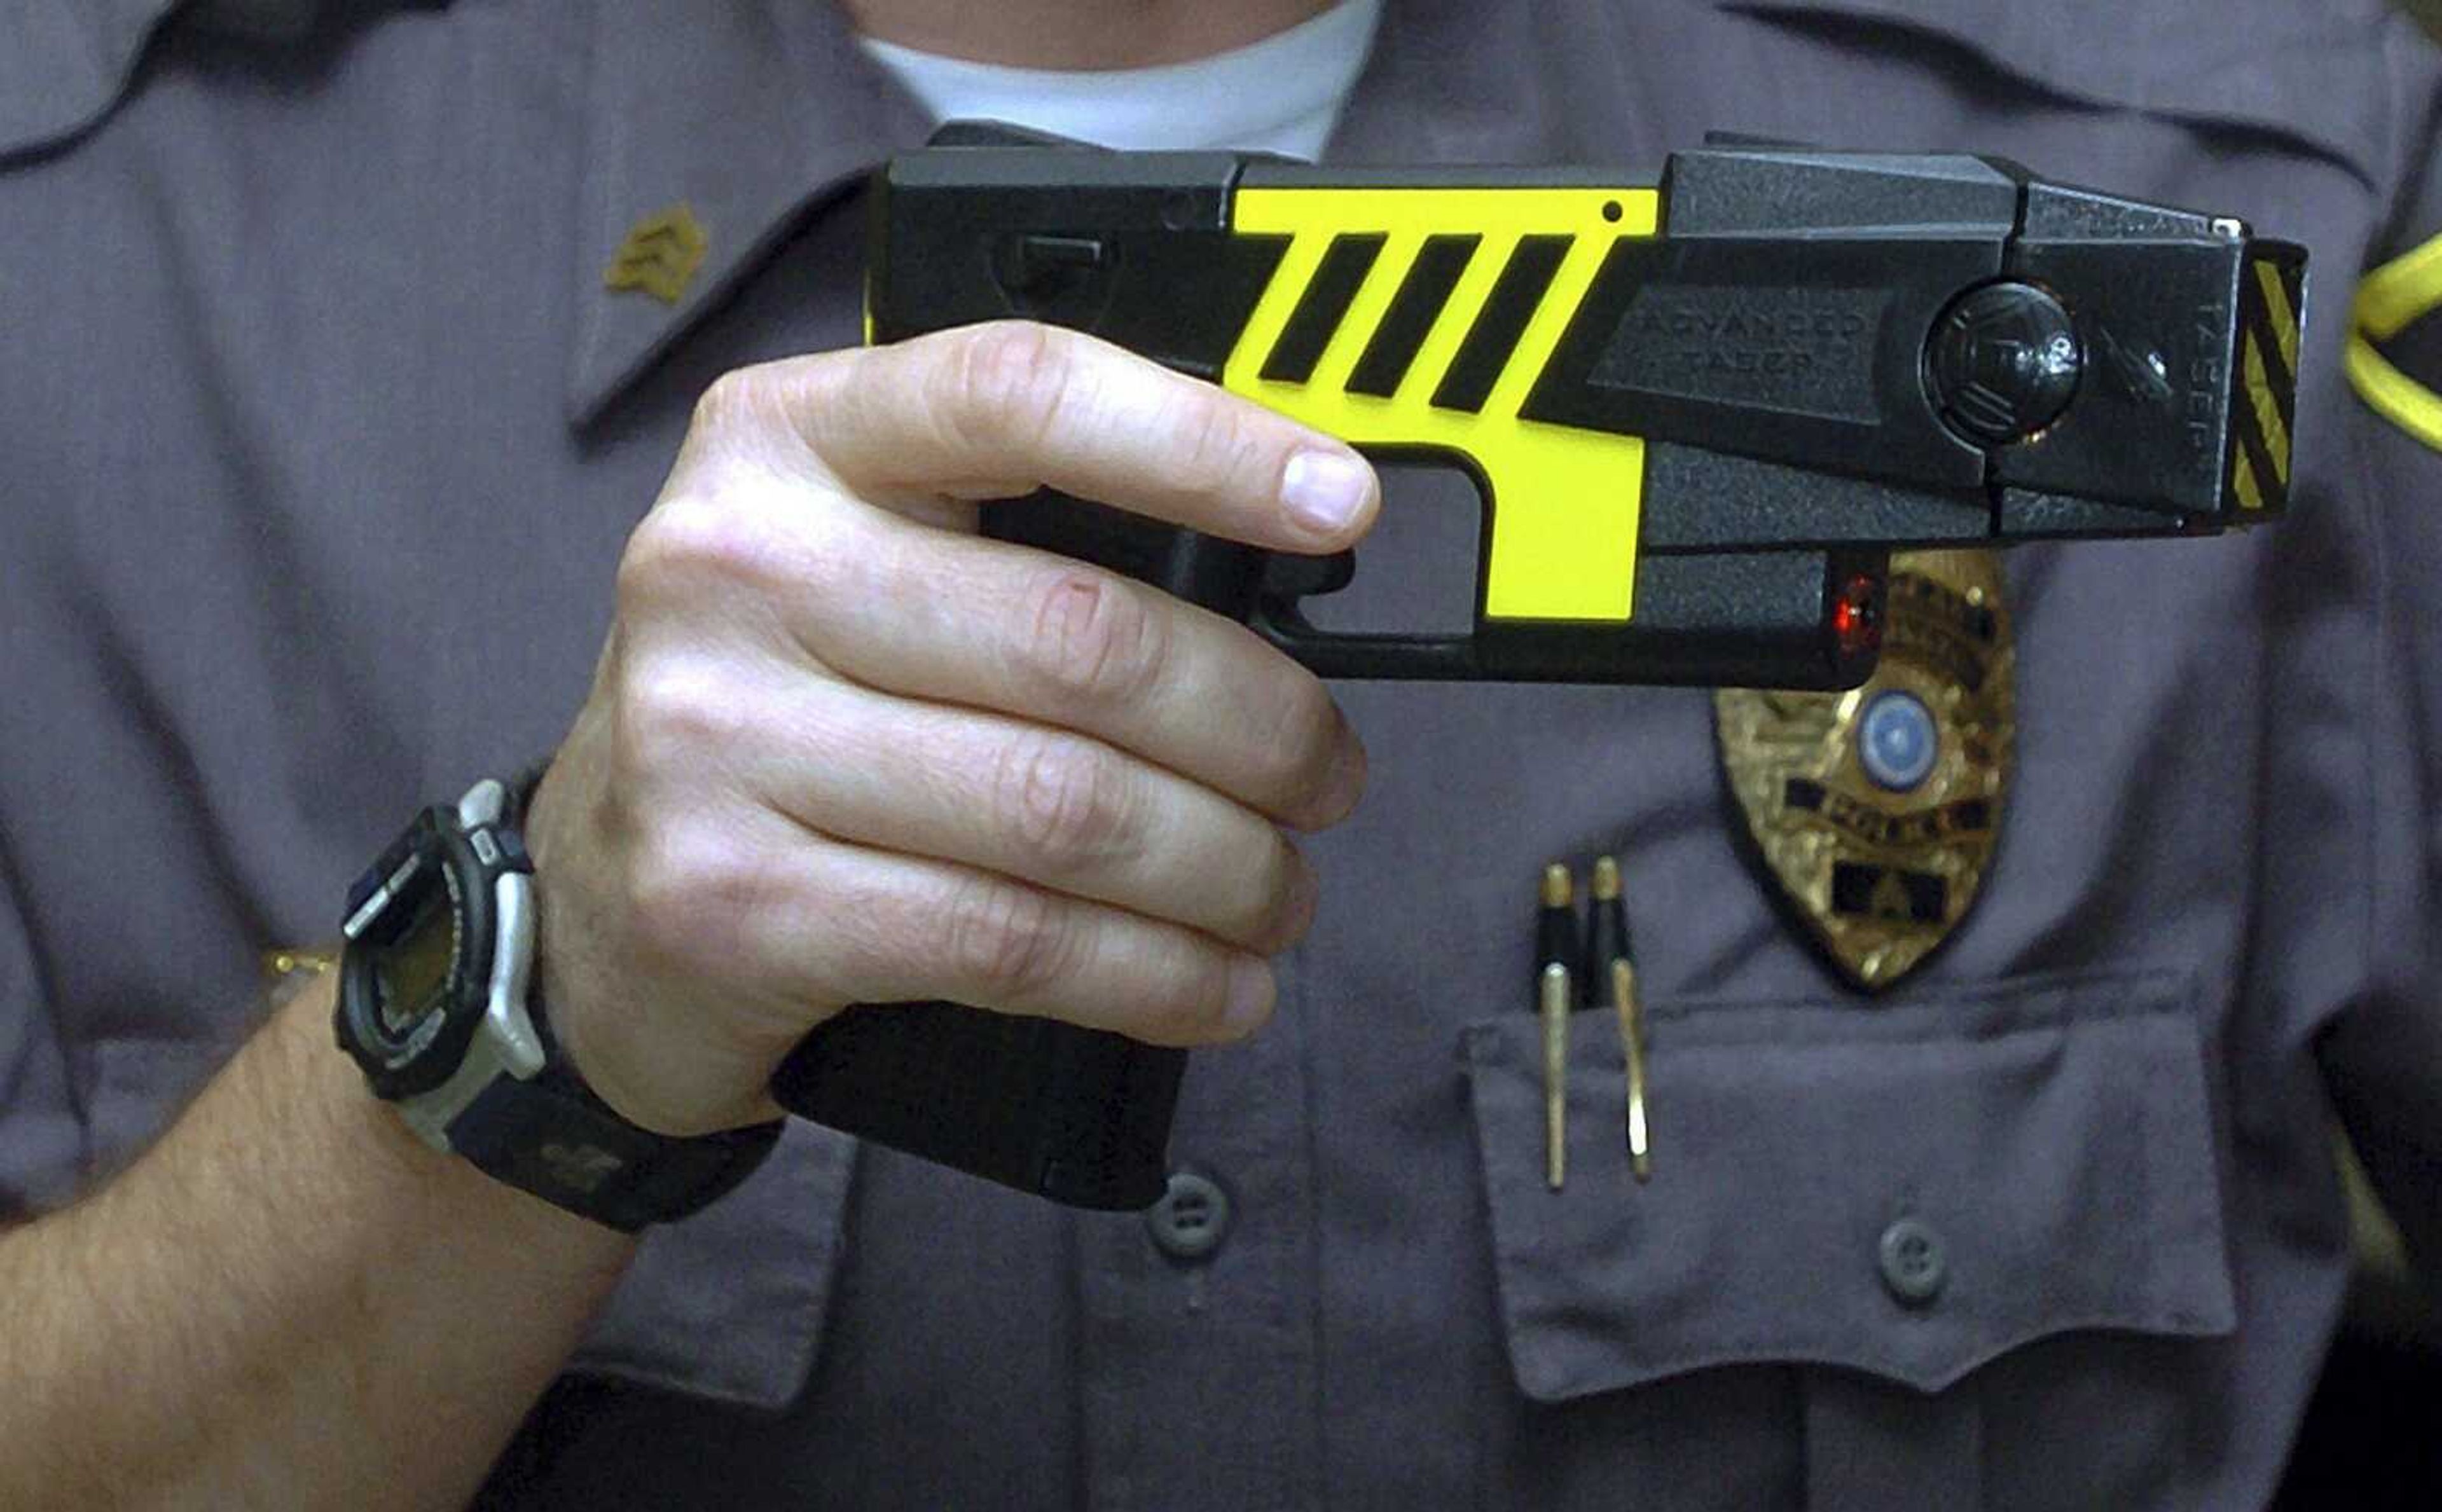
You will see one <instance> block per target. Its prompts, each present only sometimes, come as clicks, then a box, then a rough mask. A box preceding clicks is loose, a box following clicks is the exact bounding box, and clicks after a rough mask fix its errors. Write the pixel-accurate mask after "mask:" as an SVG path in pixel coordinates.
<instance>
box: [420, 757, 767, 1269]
mask: <svg viewBox="0 0 2442 1512" xmlns="http://www.w3.org/2000/svg"><path fill="white" fill-rule="evenodd" d="M548 767H549V762H548V761H542V762H537V763H536V764H535V765H533V766H531V767H529V768H527V769H526V770H525V771H524V772H521V773H519V774H518V775H517V777H516V778H515V779H513V780H512V781H511V782H510V783H509V784H508V785H507V787H508V792H507V793H506V800H507V801H506V805H505V811H504V812H503V814H502V824H503V826H504V828H505V829H506V830H507V831H508V832H509V833H512V834H514V833H517V832H519V830H521V829H523V827H524V823H525V815H526V809H527V806H528V805H529V804H530V803H531V802H532V800H533V798H534V793H535V790H536V789H537V788H538V787H539V786H541V784H542V776H543V773H544V771H545V770H546V769H547V768H548ZM526 1015H527V1017H528V1018H529V1019H530V1020H531V1021H532V1022H533V1025H534V1029H535V1034H536V1037H537V1038H538V1040H539V1041H540V1042H541V1044H542V1050H543V1061H542V1069H541V1070H540V1071H539V1072H538V1073H537V1074H536V1075H535V1077H534V1078H533V1079H532V1080H531V1081H524V1082H520V1081H518V1080H516V1079H515V1078H512V1077H506V1076H503V1077H500V1078H498V1079H496V1080H495V1081H493V1082H492V1084H490V1085H488V1086H486V1087H484V1088H483V1091H481V1092H479V1093H477V1094H476V1096H475V1099H474V1101H473V1102H469V1103H467V1105H466V1107H465V1110H464V1111H462V1112H461V1113H460V1114H459V1115H458V1116H457V1117H456V1118H455V1119H452V1120H450V1122H449V1147H450V1149H451V1150H453V1151H455V1152H456V1153H457V1154H458V1155H460V1156H461V1157H464V1158H465V1159H466V1160H468V1161H470V1162H472V1163H473V1164H474V1165H475V1166H476V1168H477V1169H479V1170H481V1171H483V1172H484V1173H485V1174H486V1175H490V1176H492V1177H493V1178H494V1179H495V1180H499V1181H505V1182H507V1183H508V1184H509V1185H510V1186H513V1187H516V1188H518V1189H519V1190H520V1191H523V1192H530V1193H534V1194H535V1195H536V1196H538V1197H540V1198H542V1199H543V1200H544V1201H546V1202H548V1203H551V1204H552V1205H553V1206H555V1207H560V1208H566V1209H567V1210H569V1211H572V1212H574V1213H577V1214H579V1215H580V1216H583V1217H587V1218H591V1219H592V1220H593V1221H594V1222H596V1223H600V1224H605V1225H608V1226H609V1227H611V1228H613V1229H618V1230H623V1231H626V1232H629V1233H633V1232H634V1231H635V1230H639V1229H641V1228H643V1227H645V1226H646V1225H647V1224H651V1223H666V1222H668V1221H670V1220H671V1219H674V1218H683V1217H685V1216H686V1215H687V1214H689V1213H692V1212H696V1211H701V1210H702V1209H703V1208H706V1207H709V1206H710V1205H711V1204H712V1203H714V1202H716V1201H718V1200H720V1198H721V1197H722V1196H725V1195H726V1194H728V1193H730V1192H731V1191H732V1190H733V1189H735V1188H736V1187H737V1186H738V1183H739V1182H741V1181H744V1180H745V1179H746V1178H747V1177H748V1176H749V1175H753V1174H754V1172H755V1169H756V1167H757V1166H759V1165H761V1164H762V1163H763V1161H764V1159H765V1157H768V1156H770V1155H771V1153H772V1148H773V1146H774V1145H775V1144H777V1143H778V1142H779V1140H780V1131H781V1127H782V1121H781V1120H773V1121H772V1122H770V1123H759V1124H756V1125H754V1126H752V1127H749V1128H743V1129H727V1130H723V1131H721V1132H720V1133H718V1134H707V1135H698V1136H695V1137H692V1138H679V1137H676V1136H671V1135H663V1134H655V1133H654V1132H652V1131H651V1130H650V1129H645V1128H640V1127H638V1126H637V1125H636V1124H634V1123H631V1122H629V1120H627V1119H625V1118H623V1117H622V1116H620V1114H619V1113H618V1112H617V1110H615V1109H613V1108H612V1107H611V1105H610V1104H609V1103H607V1102H603V1101H602V1100H601V1099H600V1098H598V1097H596V1096H594V1094H593V1091H592V1088H591V1087H588V1086H587V1085H586V1084H585V1083H584V1081H583V1080H582V1079H581V1078H580V1077H578V1076H577V1074H576V1072H575V1070H574V1067H572V1066H570V1065H569V1064H568V1057H567V1055H566V1054H565V1053H564V1052H563V1051H562V1050H561V1048H560V1047H559V1042H558V1040H557V1038H556V1036H554V1034H553V1033H552V1029H551V1023H550V1020H549V1018H548V1017H547V1016H546V1015H545V1013H544V1011H543V1004H542V1001H541V994H540V993H528V994H527V998H526Z"/></svg>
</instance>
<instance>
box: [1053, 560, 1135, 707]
mask: <svg viewBox="0 0 2442 1512" xmlns="http://www.w3.org/2000/svg"><path fill="white" fill-rule="evenodd" d="M1023 654H1024V657H1025V661H1026V663H1027V669H1028V672H1029V673H1030V681H1031V682H1032V683H1034V684H1035V685H1036V686H1037V687H1038V688H1039V689H1041V690H1043V691H1046V692H1048V693H1049V694H1050V695H1051V696H1052V697H1053V699H1055V700H1056V701H1058V703H1059V704H1060V705H1061V706H1062V707H1064V708H1074V707H1077V706H1079V705H1084V706H1086V707H1089V708H1108V707H1115V706H1119V705H1123V704H1126V703H1129V702H1133V701H1137V700H1139V699H1141V698H1143V697H1144V696H1146V695H1147V694H1148V693H1150V692H1151V691H1152V689H1153V687H1154V684H1155V683H1157V682H1158V681H1159V680H1160V677H1161V674H1162V668H1163V666H1164V665H1166V663H1167V662H1168V660H1169V655H1170V623H1169V621H1168V620H1167V619H1166V618H1164V617H1163V616H1162V615H1160V614H1158V613H1157V612H1155V611H1154V610H1153V608H1152V606H1151V605H1149V604H1148V603H1147V602H1146V601H1145V599H1144V598H1143V597H1142V596H1141V595H1139V593H1137V592H1134V591H1133V590H1131V589H1129V588H1128V587H1127V586H1126V585H1124V584H1122V583H1120V582H1117V581H1115V580H1113V579H1111V578H1108V577H1105V576H1103V575H1101V574H1095V573H1091V572H1085V571H1082V570H1079V569H1075V568H1064V569H1060V570H1058V571H1056V572H1053V573H1051V574H1048V576H1047V578H1046V580H1045V582H1044V584H1043V586H1042V587H1041V588H1040V589H1038V590H1037V591H1036V593H1035V595H1034V610H1033V613H1032V615H1031V616H1030V620H1029V623H1028V626H1027V634H1026V638H1025V643H1024V653H1023Z"/></svg>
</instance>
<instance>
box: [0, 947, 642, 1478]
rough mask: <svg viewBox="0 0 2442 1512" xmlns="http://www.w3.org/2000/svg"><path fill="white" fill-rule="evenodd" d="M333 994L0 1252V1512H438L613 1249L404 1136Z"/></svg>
mask: <svg viewBox="0 0 2442 1512" xmlns="http://www.w3.org/2000/svg"><path fill="white" fill-rule="evenodd" d="M330 1015H331V1001H330V989H329V979H328V978H325V979H324V980H323V981H322V982H321V983H319V984H317V986H316V988H315V989H314V990H312V991H309V992H307V993H303V994H301V997H300V998H299V999H298V1000H297V1001H295V1002H293V1003H291V1004H289V1005H288V1006H287V1007H286V1008H285V1009H283V1010H282V1011H281V1012H280V1013H279V1014H278V1015H277V1016H276V1017H275V1018H274V1019H273V1020H272V1021H271V1022H270V1023H269V1024H268V1025H266V1026H265V1028H264V1029H263V1031H262V1032H260V1033H259V1034H258V1035H257V1036H256V1037H255V1039H254V1040H253V1041H252V1042H251V1043H250V1044H249V1045H248V1046H247V1047H246V1048H245V1050H243V1051H242V1052H241V1053H240V1054H239V1055H238V1057H237V1058H236V1059H235V1060H234V1061H233V1062H231V1064H230V1065H229V1066H228V1068H227V1069H225V1070H224V1071H223V1072H222V1073H221V1075H220V1076H219V1077H218V1078H217V1079H216V1080H215V1081H214V1082H213V1083H212V1084H211V1085H210V1087H209V1088H208V1089H207V1090H206V1091H205V1093H204V1095H203V1096H202V1097H201V1098H200V1099H198V1100H197V1101H196V1102H195V1103H194V1105H193V1106H192V1107H191V1108H190V1109H188V1111H187V1113H186V1114H185V1116H184V1117H183V1118H181V1119H180V1120H178V1122H177V1124H176V1125H175V1126H174V1127H173V1129H172V1130H171V1132H170V1133H169V1134H168V1135H167V1136H166V1137H165V1138H164V1139H162V1140H161V1142H160V1143H159V1144H158V1145H156V1146H155V1148H154V1149H153V1150H152V1151H150V1152H149V1153H148V1154H147V1155H146V1156H145V1157H143V1158H142V1159H140V1160H138V1161H137V1163H136V1164H135V1165H134V1166H133V1167H131V1168H130V1169H129V1170H127V1171H126V1172H125V1173H124V1174H122V1175H119V1176H118V1178H117V1179H116V1180H114V1181H113V1182H111V1183H110V1184H109V1185H108V1186H106V1187H105V1188H104V1189H102V1190H101V1191H100V1192H99V1193H96V1194H94V1195H93V1196H92V1197H90V1198H88V1199H87V1200H85V1201H84V1202H82V1203H81V1204H79V1205H78V1206H76V1207H73V1208H71V1209H68V1210H67V1211H63V1212H60V1213H57V1214H55V1215H53V1216H51V1217H48V1218H46V1219H44V1220H42V1221H40V1222H37V1223H34V1224H32V1225H30V1226H27V1227H26V1228H23V1229H20V1230H15V1231H13V1232H9V1233H7V1234H5V1235H0V1317H5V1319H6V1325H5V1327H0V1505H5V1506H9V1507H23V1508H41V1507H90V1506H104V1505H107V1506H114V1507H117V1506H198V1507H202V1506H210V1507H214V1508H225V1507H253V1506H264V1507H269V1506H278V1507H283V1508H284V1507H300V1508H304V1507H320V1506H333V1507H339V1506H344V1507H349V1508H360V1507H361V1508H379V1507H455V1506H459V1505H462V1504H463V1503H465V1500H466V1499H467V1497H468V1496H469V1495H471V1494H472V1491H473V1489H474V1487H475V1485H477V1483H478V1482H479V1481H480V1479H481V1478H482V1476H483V1471H484V1469H485V1467H486V1466H488V1465H489V1464H490V1463H491V1460H492V1459H493V1457H494V1456H495V1455H496V1454H497V1453H498V1452H499V1450H500V1448H501V1445H502V1444H504V1443H505V1442H506V1441H507V1439H508V1436H509V1434H510V1433H511V1432H512V1431H513V1430H514V1429H515V1428H516V1426H517V1423H518V1420H519V1416H520V1414H521V1413H522V1412H524V1410H525V1408H526V1406H527V1405H528V1404H529V1403H530V1402H531V1401H532V1400H533V1399H534V1397H535V1396H536V1395H537V1394H538V1393H539V1392H540V1391H541V1389H542V1387H543V1386H544V1384H545V1383H547V1382H548V1381H549V1380H550V1378H551V1377H552V1375H553V1374H554V1373H555V1372H556V1370H557V1368H558V1366H559V1364H560V1362H561V1360H562V1359H563V1358H564V1357H566V1355H567V1354H568V1352H569V1351H570V1350H571V1349H572V1348H574V1345H575V1343H576V1340H577V1339H578V1337H579V1336H580V1334H581V1333H582V1331H583V1328H584V1326H585V1323H586V1321H587V1320H588V1319H589V1318H590V1317H591V1316H592V1312H593V1311H594V1309H595V1308H596V1307H598V1306H599V1305H600V1303H601V1302H602V1300H603V1299H604V1297H605V1296H606V1295H607V1294H608V1293H609V1291H610V1288H611V1285H612V1284H613V1283H614V1282H615V1281H616V1280H617V1278H618V1275H619V1273H620V1271H621V1270H622V1269H623V1268H624V1266H625V1265H626V1263H627V1260H628V1257H629V1254H630V1253H631V1252H632V1248H633V1247H632V1244H631V1242H630V1241H629V1240H627V1239H625V1238H624V1237H622V1236H621V1235H619V1234H616V1233H614V1232H612V1231H611V1230H606V1229H602V1228H599V1227H597V1226H595V1225H593V1224H591V1223H589V1222H587V1221H585V1220H583V1219H580V1218H576V1217H574V1216H572V1215H570V1214H567V1213H564V1212H561V1211H558V1210H556V1209H554V1208H551V1207H548V1206H547V1205H545V1204H543V1203H541V1202H540V1201H538V1200H537V1199H535V1198H533V1197H530V1196H527V1195H526V1194H524V1193H519V1192H517V1191H514V1190H512V1189H510V1188H508V1187H505V1186H502V1185H500V1184H499V1183H496V1182H494V1181H492V1180H491V1179H490V1178H489V1177H487V1176H484V1175H482V1174H481V1173H479V1172H477V1171H476V1170H474V1169H473V1168H472V1167H471V1166H467V1165H465V1163H464V1162H463V1161H459V1160H456V1159H454V1158H451V1157H445V1156H441V1155H438V1154H436V1153H434V1152H432V1151H430V1150H428V1149H427V1148H426V1147H424V1146H423V1145H421V1144H419V1143H417V1142H416V1140H415V1139H414V1137H413V1136H412V1135H411V1134H410V1133H409V1132H408V1131H407V1129H406V1128H405V1126H404V1125H403V1124H402V1123H400V1122H399V1120H397V1118H396V1116H395V1115H394V1114H392V1111H391V1110H390V1109H388V1108H386V1107H384V1106H382V1105H381V1104H379V1103H378V1102H374V1099H373V1098H372V1097H371V1095H370V1094H369V1093H368V1092H367V1091H366V1089H365V1087H364V1084H363V1079H362V1077H361V1076H360V1075H359V1073H358V1072H357V1070H356V1068H355V1066H353V1065H351V1064H350V1063H349V1061H348V1060H347V1058H346V1057H345V1056H344V1055H342V1054H340V1053H339V1051H338V1050H337V1048H336V1047H334V1046H333V1044H332V1039H331V1030H330V1021H331V1020H330Z"/></svg>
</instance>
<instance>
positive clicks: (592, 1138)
mask: <svg viewBox="0 0 2442 1512" xmlns="http://www.w3.org/2000/svg"><path fill="white" fill-rule="evenodd" d="M527 1011H528V1013H529V1014H530V1015H531V1016H532V1017H533V1019H534V1024H535V1029H536V1031H537V1032H538V1034H540V1035H541V1037H542V1041H543V1068H542V1070H541V1072H540V1073H539V1074H538V1075H537V1076H536V1077H535V1078H534V1080H532V1081H530V1082H519V1081H517V1080H515V1079H513V1078H510V1077H501V1078H500V1079H498V1080H496V1081H494V1082H493V1083H492V1084H491V1085H489V1086H487V1087H485V1088H484V1089H483V1091H482V1092H480V1093H478V1094H477V1095H476V1097H475V1100H474V1101H473V1102H470V1103H468V1104H467V1105H466V1109H465V1112H463V1113H461V1114H459V1115H458V1117H457V1118H456V1119H454V1120H450V1124H449V1147H450V1148H451V1149H452V1150H454V1151H456V1152H457V1153H458V1154H459V1155H461V1156H463V1157H465V1158H466V1159H467V1160H470V1161H472V1162H473V1163H474V1164H475V1165H476V1167H477V1168H479V1169H480V1170H482V1171H483V1172H484V1173H485V1174H487V1175H490V1176H492V1177H493V1178H494V1179H496V1180H500V1181H505V1182H507V1183H508V1184H509V1185H510V1186H513V1187H516V1188H518V1189H519V1190H520V1191H523V1192H531V1193H534V1194H535V1195H536V1196H538V1197H540V1198H542V1199H543V1200H544V1201H545V1202H548V1203H551V1204H552V1205H553V1206H555V1207H560V1208H566V1209H568V1210H569V1211H571V1212H574V1213H577V1214H579V1215H580V1216H583V1217H587V1218H591V1219H592V1220H593V1221H594V1222H596V1223H599V1224H606V1225H608V1226H609V1227H611V1228H613V1229H618V1230H624V1231H626V1232H629V1233H633V1232H634V1231H635V1230H638V1229H641V1228H643V1227H644V1226H645V1225H647V1224H649V1223H666V1222H668V1221H670V1220H671V1219H674V1218H683V1217H685V1216H686V1215H687V1214H689V1213H691V1212H695V1211H700V1210H701V1209H703V1208H705V1207H708V1206H710V1205H711V1204H712V1203H714V1202H716V1201H718V1200H719V1199H720V1198H721V1197H722V1196H724V1195H726V1194H727V1193H729V1192H730V1191H731V1190H732V1189H734V1188H735V1187H737V1185H738V1183H739V1182H741V1181H743V1180H745V1179H746V1178H747V1177H748V1176H749V1175H753V1174H754V1171H755V1168H756V1167H757V1166H759V1165H761V1164H762V1163H763V1161H764V1158H765V1157H767V1156H769V1155H770V1154H771V1153H772V1147H773V1146H774V1145H775V1144H777V1143H778V1142H779V1139H780V1129H781V1121H780V1120H776V1119H775V1120H773V1121H772V1122H770V1123H758V1124H755V1125H753V1126H751V1127H748V1128H743V1129H726V1130H723V1131H721V1132H720V1133H718V1134H705V1135H697V1136H695V1137H693V1138H686V1139H682V1138H677V1137H674V1136H670V1135H662V1134H655V1133H653V1132H652V1131H651V1130H649V1129H644V1128H639V1127H638V1126H636V1125H635V1124H633V1123H630V1122H629V1121H628V1120H626V1119H625V1118H622V1117H621V1116H620V1115H619V1114H618V1113H617V1112H616V1111H615V1110H614V1109H612V1108H611V1105H610V1104H609V1103H607V1102H603V1101H602V1100H601V1099H600V1098H598V1097H596V1096H594V1095H593V1093H592V1089H590V1088H589V1087H587V1086H586V1085H585V1084H584V1083H583V1082H581V1081H579V1080H578V1079H577V1076H576V1074H575V1072H574V1071H573V1070H571V1069H570V1068H569V1066H568V1061H567V1058H566V1056H564V1055H563V1054H562V1053H561V1051H560V1048H559V1047H558V1045H557V1044H556V1042H555V1041H554V1040H553V1038H552V1034H551V1029H550V1028H549V1026H548V1025H547V1024H545V1022H544V1020H543V1015H542V1012H541V1006H540V1004H538V1003H536V1002H533V1001H532V1000H529V1002H528V1004H527Z"/></svg>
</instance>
